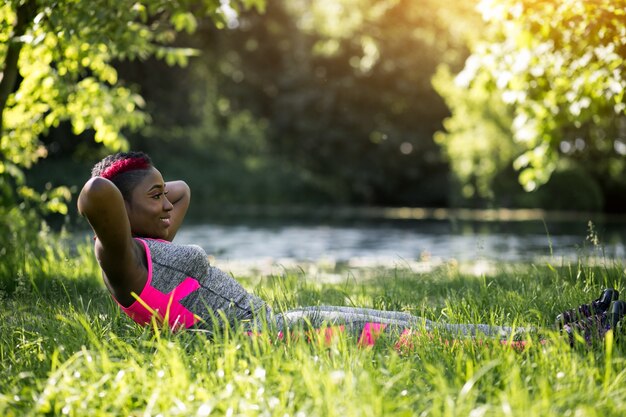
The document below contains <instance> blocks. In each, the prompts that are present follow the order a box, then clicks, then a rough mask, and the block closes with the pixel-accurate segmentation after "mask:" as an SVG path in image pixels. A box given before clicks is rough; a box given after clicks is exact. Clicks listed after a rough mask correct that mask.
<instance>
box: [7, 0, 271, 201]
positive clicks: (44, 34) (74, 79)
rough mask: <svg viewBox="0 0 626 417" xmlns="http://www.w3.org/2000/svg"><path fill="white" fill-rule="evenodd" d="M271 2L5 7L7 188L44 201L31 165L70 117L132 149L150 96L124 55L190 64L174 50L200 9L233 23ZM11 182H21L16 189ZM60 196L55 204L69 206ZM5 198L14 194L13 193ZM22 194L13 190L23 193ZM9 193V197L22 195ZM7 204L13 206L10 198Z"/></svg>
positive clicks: (78, 129)
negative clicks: (128, 76)
mask: <svg viewBox="0 0 626 417" xmlns="http://www.w3.org/2000/svg"><path fill="white" fill-rule="evenodd" d="M252 6H256V7H262V0H241V1H240V0H237V1H235V0H233V1H232V2H229V1H220V0H202V1H200V0H198V1H192V0H177V1H168V0H149V1H136V0H120V1H117V2H115V4H112V3H111V2H110V1H106V0H93V1H80V0H66V1H56V0H11V1H7V2H4V4H3V5H2V6H0V39H1V40H2V44H1V45H0V63H1V65H2V66H1V69H2V77H1V80H0V138H1V139H0V181H2V189H3V191H4V193H5V194H6V193H11V192H12V191H16V192H17V194H19V196H20V197H21V198H28V197H29V196H30V197H33V198H35V199H36V198H38V196H37V195H36V193H34V192H33V191H32V190H30V189H29V188H28V187H26V186H25V184H24V183H23V174H22V169H24V168H28V167H30V166H31V165H32V164H33V163H35V162H37V160H39V159H40V158H43V157H45V156H46V149H45V147H43V146H42V145H41V143H40V141H39V138H40V136H41V135H44V134H46V133H47V132H48V131H49V130H50V129H51V128H54V127H57V126H59V124H60V123H62V122H68V123H70V124H71V126H72V130H73V133H74V134H80V133H82V132H84V131H90V132H93V136H94V138H95V140H96V142H99V143H102V144H103V145H104V146H106V147H107V148H109V149H111V150H119V149H123V148H125V147H126V146H127V143H126V140H125V137H124V135H123V130H124V129H126V128H131V129H132V128H137V127H139V126H142V125H143V124H145V123H146V122H147V121H148V120H149V115H147V114H145V113H143V112H142V111H141V107H142V105H143V100H142V98H141V96H140V95H139V94H138V93H137V92H136V91H132V89H131V88H129V87H127V86H124V85H122V84H121V83H120V82H119V80H118V77H117V72H116V70H115V68H114V66H113V63H114V62H115V61H116V60H134V59H146V58H147V57H149V56H153V55H154V56H157V57H159V58H163V59H165V60H166V61H167V62H168V63H169V64H171V65H175V64H180V65H184V64H185V63H186V62H187V59H188V57H189V56H190V55H192V54H193V53H194V51H193V50H191V49H185V48H172V47H170V46H169V45H171V43H172V42H173V40H174V39H175V35H176V32H179V31H183V30H184V31H188V32H193V31H194V30H195V29H196V25H197V23H196V18H195V15H197V14H209V15H210V16H211V17H212V18H213V19H214V21H215V22H216V23H217V24H218V25H220V26H224V25H225V24H226V23H227V21H228V19H229V18H230V19H232V18H233V15H232V12H234V11H235V10H234V8H240V7H252ZM9 182H11V183H12V184H13V185H7V183H9ZM66 194H67V193H66V192H57V193H56V194H54V193H53V194H52V196H56V197H57V198H55V199H53V200H48V201H47V205H48V208H50V209H56V210H63V204H62V202H61V200H60V199H59V197H62V196H63V195H66ZM5 197H6V196H5ZM15 197H17V196H15V195H14V196H13V198H15ZM13 198H9V199H13ZM4 206H6V204H4Z"/></svg>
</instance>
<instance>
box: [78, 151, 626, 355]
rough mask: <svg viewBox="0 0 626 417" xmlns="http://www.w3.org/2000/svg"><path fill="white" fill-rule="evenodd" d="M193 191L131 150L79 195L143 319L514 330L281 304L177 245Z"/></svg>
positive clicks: (605, 318)
mask: <svg viewBox="0 0 626 417" xmlns="http://www.w3.org/2000/svg"><path fill="white" fill-rule="evenodd" d="M190 196H191V192H190V189H189V187H188V186H187V184H186V183H185V182H183V181H168V182H165V181H164V180H163V177H162V175H161V173H160V172H159V171H158V170H157V169H156V168H155V167H154V166H153V164H152V161H151V160H150V158H149V157H148V155H146V154H144V153H142V152H130V153H118V154H115V155H110V156H108V157H106V158H104V159H103V160H102V161H100V162H99V163H98V164H96V165H95V167H94V168H93V170H92V177H91V179H89V180H88V181H87V183H86V184H85V185H84V187H83V189H82V191H81V193H80V196H79V198H78V209H79V212H80V213H81V214H82V215H83V216H85V217H86V218H87V220H88V221H89V224H90V225H91V227H92V228H93V230H94V232H95V234H96V238H95V254H96V258H97V260H98V262H99V264H100V267H101V268H102V275H103V278H104V282H105V284H106V286H107V288H108V289H109V291H110V292H111V294H112V296H113V298H114V299H115V300H116V301H117V303H118V304H119V306H120V308H121V309H122V310H123V311H124V312H125V313H126V314H128V315H129V316H130V317H131V318H132V319H133V320H134V321H136V322H137V323H139V324H141V325H145V324H148V323H150V322H151V321H152V320H153V319H154V320H156V321H157V323H160V324H165V325H167V326H169V327H170V328H172V329H174V330H179V329H184V328H196V329H205V330H208V331H212V330H215V327H216V326H218V327H223V326H225V325H229V326H235V327H236V328H238V329H240V330H241V331H244V332H248V333H250V334H253V333H256V332H260V331H262V330H263V329H268V328H269V329H272V330H274V331H276V332H277V335H278V336H279V337H283V335H285V334H290V333H291V331H292V330H293V329H294V328H307V329H322V328H324V329H325V330H324V331H325V332H326V334H328V331H329V329H331V330H330V331H331V332H332V331H341V332H346V333H347V334H349V335H352V336H353V337H355V338H356V340H357V341H358V343H360V344H364V345H368V344H373V343H374V340H375V339H376V337H377V336H378V335H380V334H382V333H386V334H390V335H392V336H394V337H398V338H402V337H403V336H406V335H407V334H410V333H411V332H412V331H428V332H432V331H436V332H439V333H445V334H447V335H450V336H451V337H453V338H455V337H468V336H469V337H472V336H483V337H490V338H499V339H501V340H503V341H506V340H509V339H511V338H512V336H513V329H512V328H511V327H505V326H502V327H500V326H488V325H483V324H447V323H438V322H433V321H430V320H426V319H424V318H420V317H416V316H413V315H411V314H408V313H404V312H395V311H381V310H372V309H367V308H354V307H334V306H317V307H303V308H298V309H294V310H289V311H280V312H278V311H272V310H271V309H270V307H269V306H268V305H267V304H266V303H265V302H264V301H263V300H261V299H260V298H258V297H256V296H255V295H253V294H251V293H249V292H247V291H246V290H245V289H244V288H243V287H242V286H241V285H240V284H239V283H238V282H237V281H236V280H235V279H234V278H233V277H231V276H230V275H229V274H227V273H225V272H223V271H221V270H219V269H217V268H215V267H213V266H211V265H210V264H209V261H208V257H207V254H206V253H205V252H204V250H203V249H202V248H200V247H199V246H195V245H177V244H174V243H171V242H172V240H173V239H174V237H175V236H176V232H177V231H178V229H179V227H180V226H181V224H182V222H183V219H184V217H185V214H186V212H187V209H188V207H189V203H190ZM616 299H617V292H616V291H613V290H607V291H605V292H603V294H602V296H601V297H600V298H599V299H598V300H595V301H593V302H592V303H590V304H589V305H583V306H580V307H579V308H577V309H575V310H573V311H572V312H567V313H565V314H563V315H562V316H561V319H562V320H561V321H562V324H563V325H565V328H566V330H568V332H570V333H571V330H572V328H580V327H582V328H583V329H589V328H591V327H594V330H592V331H590V330H587V331H586V333H585V335H586V336H587V337H592V336H602V335H603V334H604V333H605V331H606V330H607V329H608V328H610V327H611V325H614V324H615V323H616V320H618V319H620V318H621V317H622V316H623V311H624V303H623V302H613V301H614V300H616ZM610 308H611V311H609V309H610ZM581 316H582V317H581ZM517 331H520V332H521V333H523V332H524V331H525V329H517ZM399 340H401V339H399Z"/></svg>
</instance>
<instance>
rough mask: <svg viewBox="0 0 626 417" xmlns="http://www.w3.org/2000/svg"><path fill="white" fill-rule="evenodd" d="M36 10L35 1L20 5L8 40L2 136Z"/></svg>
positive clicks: (0, 101)
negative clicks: (24, 36) (10, 96)
mask: <svg viewBox="0 0 626 417" xmlns="http://www.w3.org/2000/svg"><path fill="white" fill-rule="evenodd" d="M35 10H36V4H35V1H33V0H29V1H26V2H24V3H22V4H21V5H20V6H18V8H17V10H16V15H17V19H16V22H15V26H14V27H13V34H12V35H11V38H9V41H8V47H7V54H6V56H5V58H4V68H2V78H1V79H0V137H2V133H3V130H4V117H3V116H4V109H5V107H6V104H7V100H8V98H9V95H11V93H12V92H14V91H15V90H16V89H17V87H18V86H19V83H18V81H17V79H18V77H17V75H18V59H19V57H20V52H21V51H22V46H23V43H22V40H21V39H20V37H22V36H23V35H24V34H26V30H27V29H28V27H29V25H30V23H31V22H32V19H33V17H34V14H35Z"/></svg>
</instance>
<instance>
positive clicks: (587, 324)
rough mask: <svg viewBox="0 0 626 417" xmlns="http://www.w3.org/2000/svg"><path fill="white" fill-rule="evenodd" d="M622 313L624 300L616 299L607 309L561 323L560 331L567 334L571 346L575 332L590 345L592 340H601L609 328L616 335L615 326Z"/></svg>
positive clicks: (625, 313) (625, 312)
mask: <svg viewBox="0 0 626 417" xmlns="http://www.w3.org/2000/svg"><path fill="white" fill-rule="evenodd" d="M624 315H626V302H624V301H621V300H617V301H614V302H613V304H611V307H610V309H609V311H603V312H602V313H600V314H596V315H594V316H591V317H585V318H583V319H581V320H578V321H575V322H571V323H567V324H565V325H563V328H562V330H561V331H562V332H564V333H566V334H567V336H568V339H569V343H570V345H571V346H574V341H575V336H574V335H575V334H576V333H578V334H580V335H581V336H583V338H584V339H585V341H586V342H587V344H588V345H591V344H593V341H594V340H601V339H602V338H603V337H604V335H605V334H606V332H608V331H609V330H611V329H612V330H613V331H614V333H615V334H614V336H615V337H617V327H618V325H619V324H620V321H621V320H622V319H623V318H624Z"/></svg>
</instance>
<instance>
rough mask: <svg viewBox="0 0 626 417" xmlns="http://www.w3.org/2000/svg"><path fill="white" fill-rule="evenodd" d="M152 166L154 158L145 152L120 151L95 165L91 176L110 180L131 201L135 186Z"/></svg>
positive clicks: (125, 198)
mask: <svg viewBox="0 0 626 417" xmlns="http://www.w3.org/2000/svg"><path fill="white" fill-rule="evenodd" d="M152 166H153V165H152V160H151V159H150V157H149V156H148V155H147V154H146V153H144V152H118V153H116V154H113V155H109V156H107V157H105V158H104V159H102V160H101V161H100V162H98V163H97V164H96V165H94V167H93V169H92V170H91V176H92V177H104V178H106V179H108V180H110V181H111V182H113V184H115V186H116V187H117V188H118V189H119V190H120V192H121V193H122V197H124V200H126V201H130V200H131V195H132V190H133V188H134V187H135V186H136V185H137V184H138V183H139V182H140V181H141V180H142V179H143V178H144V176H145V175H146V174H147V172H148V169H150V168H151V167H152Z"/></svg>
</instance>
